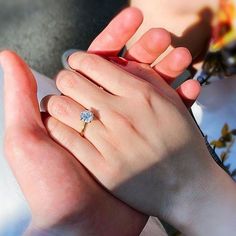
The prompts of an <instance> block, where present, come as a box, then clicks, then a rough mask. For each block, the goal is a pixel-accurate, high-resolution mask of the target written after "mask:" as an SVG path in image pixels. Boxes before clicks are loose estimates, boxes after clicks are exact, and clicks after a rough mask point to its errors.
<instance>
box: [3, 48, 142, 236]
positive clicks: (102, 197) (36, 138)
mask: <svg viewBox="0 0 236 236" xmlns="http://www.w3.org/2000/svg"><path fill="white" fill-rule="evenodd" d="M2 58H4V60H2ZM0 59H1V64H2V65H3V67H4V72H5V73H4V74H5V81H6V83H5V91H6V93H5V101H6V103H7V106H6V139H5V141H6V152H7V157H8V160H9V163H10V165H11V167H12V169H13V172H14V173H15V175H16V178H17V180H18V182H19V183H20V186H21V188H22V191H23V192H24V195H25V197H26V199H27V200H28V203H29V205H30V208H31V210H32V215H33V219H32V221H33V224H34V226H36V227H37V228H40V229H45V228H47V229H48V228H53V227H56V226H57V224H58V225H60V226H65V227H66V226H70V229H74V230H72V232H73V233H72V234H71V235H78V229H79V233H80V235H93V234H95V235H107V234H108V235H116V234H117V235H120V234H122V235H137V234H138V233H140V231H141V229H142V228H143V226H144V224H145V221H146V217H144V216H143V215H141V214H139V213H137V212H136V211H134V210H132V209H131V208H129V207H128V206H126V205H125V204H123V203H122V202H120V201H118V200H116V199H115V198H113V197H112V196H111V195H109V194H108V193H106V192H105V191H104V190H103V189H102V188H101V187H99V185H97V184H96V182H95V181H94V180H93V178H92V177H91V176H90V175H89V174H88V173H87V172H86V170H85V169H84V168H83V167H82V166H81V164H80V163H79V162H78V161H77V160H76V159H75V158H74V157H73V156H72V155H71V154H70V153H69V152H67V151H66V150H65V149H63V148H62V147H61V146H59V145H58V144H57V143H55V142H54V141H53V140H52V139H50V137H49V136H48V134H47V132H46V129H45V128H44V126H43V124H42V121H41V117H40V112H39V109H38V104H37V99H36V90H35V80H34V78H33V76H32V74H31V73H30V70H29V69H28V68H27V66H26V65H25V64H24V63H23V62H22V61H21V59H20V58H19V57H18V56H17V55H16V54H14V53H11V52H3V53H2V54H1V57H0ZM15 73H16V74H17V75H18V80H15V79H14V76H13V75H14V74H15ZM10 88H15V91H12V90H10ZM22 93H24V94H25V96H24V97H23V96H21V94H22ZM20 98H22V99H20ZM19 107H21V109H19ZM20 117H22V119H19V118H20ZM19 167H20V168H19ZM114 212H118V213H119V214H117V215H116V217H115V218H113V219H112V216H113V213H114ZM84 217H85V218H84ZM87 217H89V220H86V218H87ZM98 219H104V220H105V219H107V220H106V225H105V226H104V227H105V228H104V227H102V226H103V225H102V224H101V220H98ZM91 222H93V223H91ZM96 223H98V225H96ZM91 224H93V227H91ZM101 225H102V226H101ZM120 225H130V226H131V227H130V231H129V230H127V228H124V227H123V228H124V232H123V233H121V231H120V230H117V229H118V228H120ZM116 227H118V228H116ZM88 232H90V233H88ZM67 235H68V233H67Z"/></svg>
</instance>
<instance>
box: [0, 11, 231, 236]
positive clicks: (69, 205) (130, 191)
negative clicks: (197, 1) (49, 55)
mask: <svg viewBox="0 0 236 236" xmlns="http://www.w3.org/2000/svg"><path fill="white" fill-rule="evenodd" d="M121 19H122V20H121ZM125 19H126V20H125ZM124 22H125V23H124ZM129 22H132V23H129ZM141 22H142V16H141V14H140V12H139V11H138V10H137V9H133V8H130V9H127V10H124V11H123V12H122V13H120V15H118V16H117V18H115V19H114V20H113V21H112V22H111V24H110V25H109V26H108V27H107V28H106V29H105V30H104V31H103V32H102V33H101V35H100V36H98V38H97V39H96V40H95V41H94V42H93V43H92V45H91V47H90V49H89V51H90V53H85V52H76V53H74V54H73V55H71V56H70V57H69V59H68V63H69V65H70V67H71V70H63V71H61V72H60V73H59V74H58V75H57V77H56V83H57V87H58V89H59V90H60V91H61V92H62V94H63V95H62V96H49V97H46V98H45V99H44V100H43V105H44V107H45V108H46V110H47V112H48V114H49V115H47V116H44V117H43V122H44V124H43V123H42V120H41V117H40V112H39V109H38V103H37V100H36V85H35V81H34V79H33V77H32V74H31V73H30V71H29V69H28V68H27V66H26V65H25V64H24V63H23V62H22V61H21V60H20V59H19V58H18V57H17V56H16V55H15V54H13V53H10V52H4V53H2V54H1V56H0V60H1V64H2V66H3V68H4V72H5V78H6V85H5V101H6V104H7V106H6V120H7V132H6V149H7V153H8V159H9V162H10V165H11V167H12V169H13V171H14V173H15V175H16V177H17V179H18V181H19V183H20V185H21V187H22V190H23V192H24V194H25V196H26V198H27V200H28V202H29V204H30V207H31V209H32V214H33V222H32V227H31V228H30V229H29V235H31V234H33V235H36V233H37V229H39V235H51V234H52V233H56V235H127V236H128V235H138V234H139V233H140V232H141V229H142V228H143V226H144V224H145V222H146V220H147V217H146V216H145V215H154V216H158V217H161V218H162V219H164V220H166V221H167V222H168V223H170V224H172V225H174V226H175V227H176V228H178V229H180V230H182V231H183V232H184V233H186V234H190V235H204V232H209V230H208V228H209V229H212V225H215V223H217V222H218V221H221V222H222V219H221V217H219V219H215V218H214V219H213V220H212V222H211V221H210V222H208V224H205V223H204V222H203V221H202V217H203V215H204V214H205V213H206V215H207V217H208V218H209V219H211V218H212V217H214V216H215V213H216V212H218V210H219V209H218V206H219V205H220V203H221V201H222V199H223V198H224V200H225V199H227V202H228V205H227V204H226V206H225V207H223V208H222V215H224V214H225V215H226V214H228V213H229V206H231V205H232V204H231V203H232V202H234V200H233V199H234V198H233V197H232V196H234V194H235V188H234V186H233V182H232V181H231V180H230V179H229V178H228V177H227V176H226V174H225V173H224V172H223V171H222V170H220V169H219V168H218V166H216V165H215V163H214V162H213V160H212V159H211V158H210V156H209V153H208V151H207V148H206V147H205V145H204V140H203V137H202V136H201V134H200V132H199V131H198V129H197V128H196V126H195V124H194V122H193V120H192V118H191V116H190V115H189V112H188V110H187V108H186V106H187V107H189V106H190V105H191V104H192V102H193V101H194V100H195V99H196V97H197V95H198V93H199V85H198V84H197V83H196V82H195V81H191V80H190V81H187V82H185V83H184V84H183V85H182V86H180V88H179V89H178V90H177V91H175V90H174V89H172V88H171V87H170V85H169V84H170V83H171V82H172V81H173V79H174V78H175V77H176V76H178V75H179V74H181V73H182V72H183V70H185V68H186V67H187V66H188V65H189V63H190V61H191V58H190V56H189V53H188V51H187V50H186V49H183V48H179V49H174V50H173V51H172V52H171V53H170V54H169V55H168V56H166V57H165V58H164V59H162V60H161V61H159V62H158V63H157V64H156V65H155V66H154V67H151V66H150V64H152V63H153V62H154V61H155V60H156V59H157V58H158V56H159V55H161V54H162V53H163V52H164V51H165V49H166V48H167V47H168V46H169V45H170V36H169V34H168V33H167V32H166V31H164V30H162V29H152V30H150V31H148V32H147V33H146V34H145V35H144V36H143V37H142V38H141V39H140V40H139V41H138V42H137V43H136V44H135V45H134V46H133V47H131V48H130V49H129V50H128V51H127V53H126V55H125V59H122V58H117V57H116V56H117V54H118V52H119V51H120V50H121V48H122V47H123V46H124V45H125V44H126V42H127V41H128V40H129V38H130V37H131V36H132V35H133V34H134V33H135V31H136V30H137V28H138V27H139V25H140V24H141ZM118 26H119V27H118ZM120 35H121V36H122V37H120ZM91 52H94V53H96V54H100V55H102V56H103V57H106V58H108V60H110V61H108V60H106V59H104V58H103V57H100V56H98V55H95V54H92V53H91ZM130 60H132V61H130ZM112 62H113V63H112ZM12 68H13V69H12ZM16 71H17V72H18V78H19V80H18V81H16V80H15V79H14V75H15V72H16ZM10 88H14V89H15V90H14V91H13V92H12V91H11V92H9V90H10ZM22 93H24V94H26V96H25V98H24V100H20V99H19V98H20V94H21V95H22ZM21 105H23V108H22V109H21V110H19V109H17V107H20V106H21ZM85 110H89V111H91V112H92V113H93V114H94V120H93V121H92V122H91V123H89V124H87V125H86V126H85V124H84V122H83V121H81V120H80V115H81V112H83V111H85ZM20 115H21V116H23V117H24V119H23V120H17V119H16V117H19V116H20ZM45 127H46V129H45ZM48 134H49V135H50V137H51V138H50V137H49V136H48ZM26 139H27V141H25V140H26ZM13 147H14V148H13ZM76 159H77V160H78V161H77V160H76ZM81 164H82V165H81ZM19 165H21V168H19ZM83 167H85V168H86V169H84V168H83ZM87 171H88V172H89V173H88V172H87ZM26 173H27V176H26ZM91 176H92V177H91ZM95 180H96V181H97V182H98V183H99V184H101V185H102V186H103V187H105V188H106V189H107V190H108V191H109V192H111V193H112V194H113V195H114V196H115V197H117V198H119V199H121V200H122V201H123V202H125V203H127V204H128V205H130V206H131V207H133V208H135V209H136V210H138V211H141V212H143V213H144V214H145V215H142V214H141V213H139V212H138V211H135V210H133V209H132V208H130V207H128V206H127V205H126V204H124V203H123V202H121V201H119V200H117V199H116V198H115V197H113V196H112V195H110V194H109V193H107V192H106V191H103V188H102V187H100V186H99V185H97V183H96V181H95ZM38 181H39V184H35V183H37V182H38ZM219 182H220V183H222V184H224V186H225V188H227V189H231V192H228V193H227V194H224V193H223V192H222V189H220V188H219V187H218V185H220V184H219ZM196 191H197V194H196ZM214 196H217V198H215V197H214ZM55 199H56V201H55ZM209 202H211V208H210V210H207V211H202V210H199V205H201V207H202V208H203V209H205V207H207V205H208V204H209ZM94 209H96V210H94ZM231 209H232V208H231ZM231 209H230V210H231ZM114 212H119V214H116V216H114ZM230 212H231V211H230ZM193 213H194V217H192V218H191V222H190V221H189V218H190V216H192V214H193ZM104 222H105V223H106V224H104ZM197 222H198V223H199V222H200V224H201V226H202V228H201V229H199V227H198V225H197V224H196V223H197ZM124 224H126V227H123V228H122V227H120V225H124ZM127 226H129V227H127ZM62 228H63V230H65V231H64V232H63V231H61V229H62ZM121 228H122V229H121ZM35 229H36V230H35ZM41 229H42V230H43V232H44V233H45V234H42V230H41ZM44 229H46V230H44ZM67 229H69V230H68V231H66V230H67ZM71 229H73V230H71ZM201 230H202V231H201ZM207 230H208V231H207ZM121 231H122V232H121ZM32 232H33V233H32ZM35 232H36V233H35ZM59 232H61V234H59ZM223 233H225V231H224V232H223ZM210 235H211V233H210ZM215 235H216V234H215ZM218 235H220V234H218Z"/></svg>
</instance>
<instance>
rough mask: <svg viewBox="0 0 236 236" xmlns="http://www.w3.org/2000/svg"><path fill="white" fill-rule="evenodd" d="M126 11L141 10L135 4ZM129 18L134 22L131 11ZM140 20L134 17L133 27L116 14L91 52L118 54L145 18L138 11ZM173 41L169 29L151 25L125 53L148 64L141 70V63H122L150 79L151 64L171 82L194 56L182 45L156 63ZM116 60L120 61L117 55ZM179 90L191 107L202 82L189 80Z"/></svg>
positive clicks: (103, 54)
mask: <svg viewBox="0 0 236 236" xmlns="http://www.w3.org/2000/svg"><path fill="white" fill-rule="evenodd" d="M126 11H130V13H131V12H132V13H133V14H135V15H137V12H139V11H138V10H137V9H136V8H128V9H127V10H126ZM124 12H125V11H124ZM139 13H140V12H139ZM131 16H132V14H130V17H131ZM136 17H137V16H136ZM137 18H138V17H137ZM127 21H128V22H131V20H130V19H128V15H127ZM122 22H124V21H122ZM137 22H138V21H133V25H132V27H131V26H125V25H122V23H121V21H118V20H117V18H115V19H114V20H113V21H112V22H111V23H110V25H108V27H107V28H106V29H105V30H104V31H103V32H102V33H101V34H100V35H99V36H98V37H97V38H96V39H95V40H94V41H93V43H92V44H91V46H90V47H89V52H92V53H95V54H98V55H101V56H106V57H116V56H117V54H118V53H119V52H120V50H121V49H122V47H121V45H125V44H126V43H127V39H128V38H131V37H132V36H133V35H134V34H135V32H136V31H137V29H138V28H139V26H140V24H141V22H142V15H139V24H135V23H137ZM126 27H127V30H126ZM128 27H129V29H128ZM122 28H123V29H124V31H125V30H126V32H122V33H123V34H121V32H120V29H122ZM120 35H122V37H120ZM170 44H171V35H170V33H169V32H167V31H166V30H164V29H161V28H152V29H150V30H148V31H147V32H146V33H144V34H143V35H142V37H141V38H140V39H139V40H137V42H135V43H134V44H133V45H131V46H130V48H129V49H128V50H127V52H126V53H125V55H124V58H125V59H126V60H129V61H130V60H131V61H136V62H140V63H142V64H146V65H145V66H142V68H141V71H140V68H137V66H138V67H139V64H133V65H132V67H129V66H128V67H127V66H126V67H123V69H124V70H127V71H128V72H131V73H132V74H135V75H137V76H139V77H142V78H143V79H147V76H146V70H147V73H149V72H148V71H150V69H151V67H152V68H153V69H154V71H156V72H157V73H158V74H161V76H162V78H163V79H164V80H165V81H166V82H167V83H168V84H171V83H172V82H173V81H174V80H175V79H176V77H178V76H179V75H181V74H182V73H183V72H184V71H185V70H186V68H187V67H188V66H189V65H190V63H191V61H192V58H191V55H190V53H189V51H188V50H187V49H186V48H183V47H179V48H175V49H173V50H172V51H171V52H170V53H168V54H167V55H166V56H165V57H164V58H163V59H162V60H161V61H160V60H159V62H158V63H154V62H155V61H156V60H157V59H158V57H159V56H160V55H161V54H163V53H165V50H166V49H167V48H169V47H170ZM104 49H105V50H104ZM115 62H117V59H116V60H115ZM153 64H154V66H153ZM148 65H149V66H148ZM134 66H136V67H134ZM177 92H178V94H179V96H180V98H181V99H182V100H183V102H184V103H185V105H186V106H187V107H188V108H190V107H191V106H192V104H193V103H194V102H195V100H196V99H197V97H198V95H199V93H200V86H199V84H198V82H196V81H193V80H188V81H186V82H184V83H183V84H181V85H180V87H179V88H178V89H177Z"/></svg>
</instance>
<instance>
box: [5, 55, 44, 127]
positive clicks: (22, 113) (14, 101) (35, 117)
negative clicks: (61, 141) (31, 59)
mask: <svg viewBox="0 0 236 236" xmlns="http://www.w3.org/2000/svg"><path fill="white" fill-rule="evenodd" d="M0 64H1V66H2V68H3V71H4V106H5V124H6V128H7V129H8V128H16V130H19V129H21V128H25V129H27V128H32V127H34V128H36V127H37V128H39V127H38V126H40V128H43V127H44V126H43V124H42V121H41V116H40V111H39V105H38V100H37V85H36V81H35V79H34V76H33V74H32V73H31V71H30V69H29V67H28V66H27V65H26V64H25V62H24V61H23V60H22V59H21V58H20V57H19V56H18V55H17V54H16V53H14V52H11V51H3V52H1V53H0Z"/></svg>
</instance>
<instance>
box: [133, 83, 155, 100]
mask: <svg viewBox="0 0 236 236" xmlns="http://www.w3.org/2000/svg"><path fill="white" fill-rule="evenodd" d="M153 93H154V88H153V87H152V85H151V84H149V83H147V82H145V81H140V84H139V85H138V86H137V87H136V89H135V92H134V94H135V98H136V99H138V100H139V101H140V100H141V101H148V102H149V101H150V100H151V97H152V95H153Z"/></svg>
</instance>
